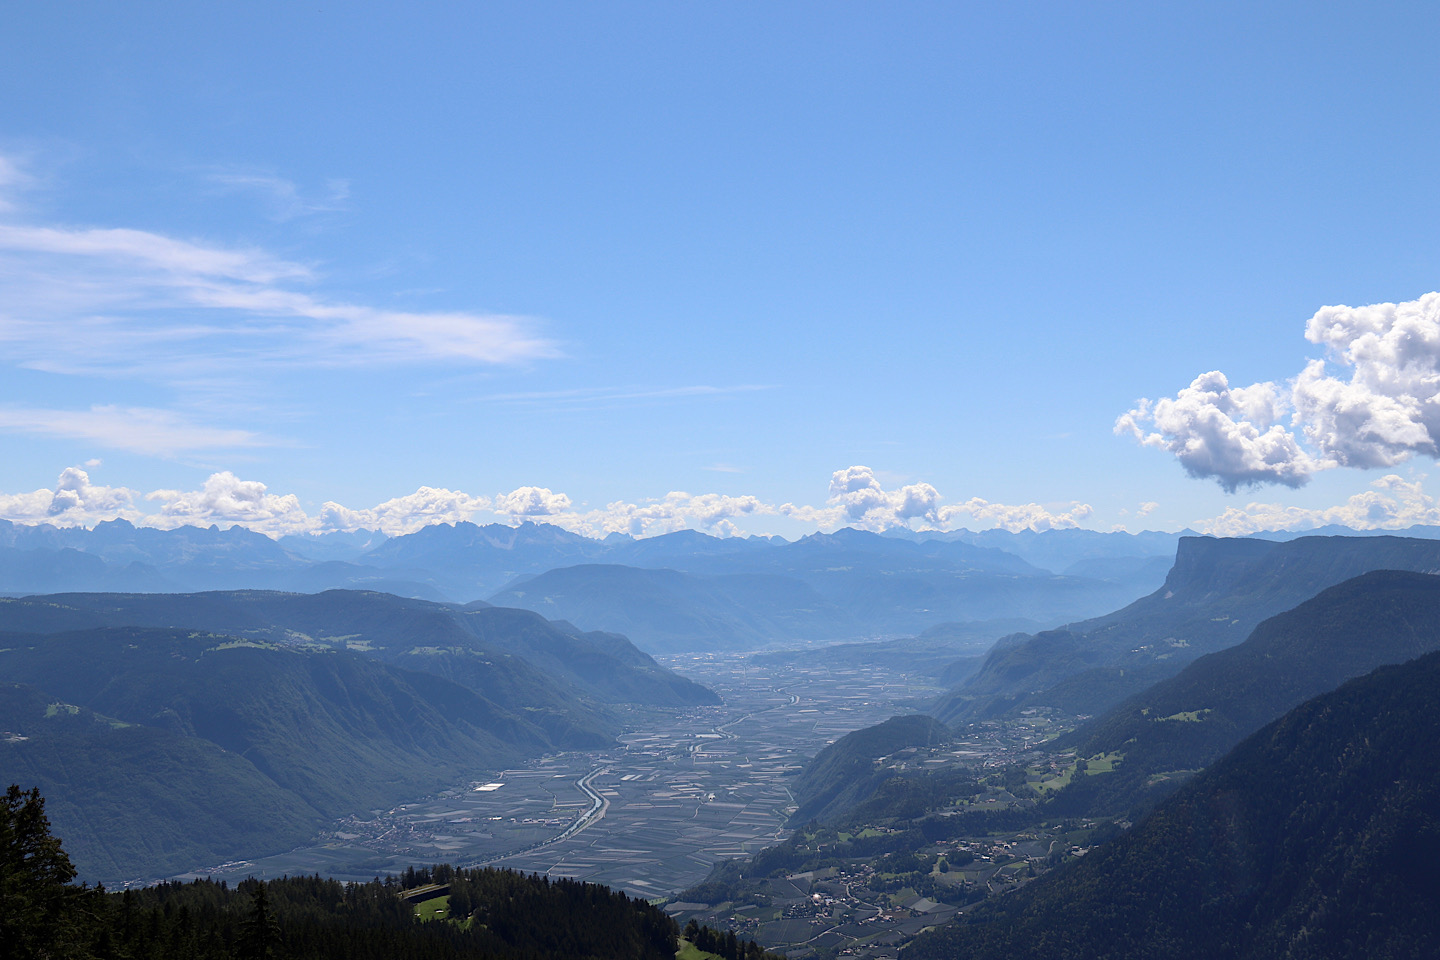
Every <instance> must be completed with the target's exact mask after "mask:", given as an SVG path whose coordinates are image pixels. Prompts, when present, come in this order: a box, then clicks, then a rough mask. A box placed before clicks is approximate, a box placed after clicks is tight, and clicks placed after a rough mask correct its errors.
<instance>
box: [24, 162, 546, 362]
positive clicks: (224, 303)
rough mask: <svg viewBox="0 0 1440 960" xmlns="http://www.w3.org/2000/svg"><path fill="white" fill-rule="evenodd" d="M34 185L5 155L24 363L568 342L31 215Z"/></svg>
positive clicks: (486, 348)
mask: <svg viewBox="0 0 1440 960" xmlns="http://www.w3.org/2000/svg"><path fill="white" fill-rule="evenodd" d="M236 176H238V175H236ZM24 182H25V179H24V174H23V171H21V169H20V167H19V165H18V164H17V163H16V162H15V161H14V160H12V159H9V158H3V157H0V197H4V198H6V199H8V200H11V201H12V202H9V203H8V204H7V205H4V206H0V342H4V344H5V345H6V352H7V354H8V358H9V359H10V361H11V362H14V363H22V364H26V365H30V366H36V367H40V368H44V369H51V370H61V371H65V372H77V373H86V374H92V375H93V374H110V375H116V376H134V377H148V378H152V379H160V380H167V381H172V382H173V379H174V378H176V377H177V376H180V375H181V374H182V373H183V372H184V371H186V370H193V369H196V368H222V369H230V370H241V369H247V368H253V365H254V364H255V362H256V361H266V362H271V363H274V362H283V363H286V364H290V365H293V366H335V365H382V364H396V363H411V364H445V365H450V366H457V365H458V366H466V365H470V366H473V365H481V366H493V365H515V364H524V363H528V362H532V361H536V360H541V359H545V358H550V357H555V356H558V355H559V353H560V349H559V346H558V345H557V344H556V343H555V342H554V341H552V340H550V339H548V338H546V337H544V336H543V335H541V334H540V333H539V332H538V328H537V324H536V323H535V322H534V321H533V320H531V319H529V318H525V317H519V316H509V315H501V314H490V313H484V312H477V311H464V310H449V311H418V310H395V309H390V308H387V307H381V306H375V305H371V304H366V303H361V302H356V301H354V300H353V299H350V298H341V297H335V296H331V295H329V294H327V293H325V292H324V291H323V289H322V287H323V277H322V276H320V274H319V272H318V271H317V270H315V269H314V268H313V267H312V266H311V265H309V264H305V263H299V262H296V261H294V260H293V259H290V258H287V257H283V256H279V255H277V254H274V253H272V252H270V251H267V250H264V249H260V248H258V247H253V246H252V247H240V246H229V245H225V244H221V243H214V242H211V241H208V240H198V239H191V238H180V237H174V236H168V235H165V234H162V233H157V232H154V231H148V230H138V229H133V228H128V227H113V226H106V227H95V226H74V225H67V224H54V223H36V222H26V220H25V219H24V218H22V217H21V216H20V215H19V212H18V207H17V205H16V204H15V203H14V202H13V198H14V197H15V196H16V195H17V191H19V190H22V189H23V186H24ZM247 182H248V183H249V184H250V186H251V187H254V188H257V189H258V188H260V187H262V186H263V187H265V188H266V189H269V190H271V191H272V192H274V191H276V190H278V191H280V193H282V194H283V193H285V191H286V188H285V187H284V186H283V184H279V183H269V184H262V183H261V182H260V179H257V178H254V177H251V178H250V180H249V181H247ZM297 196H298V195H297ZM296 202H297V203H300V202H301V201H300V200H296Z"/></svg>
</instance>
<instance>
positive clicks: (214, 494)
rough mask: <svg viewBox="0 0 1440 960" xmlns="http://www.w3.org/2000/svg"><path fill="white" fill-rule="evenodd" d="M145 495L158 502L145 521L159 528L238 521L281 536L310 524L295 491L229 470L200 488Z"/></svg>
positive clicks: (212, 476)
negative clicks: (273, 487) (281, 489)
mask: <svg viewBox="0 0 1440 960" xmlns="http://www.w3.org/2000/svg"><path fill="white" fill-rule="evenodd" d="M145 499H146V500H150V501H155V502H158V503H159V504H160V512H159V513H158V514H151V515H149V516H147V517H146V518H145V522H146V525H147V526H153V527H160V528H162V529H171V528H174V527H182V526H201V527H204V526H209V525H210V524H218V525H220V526H234V525H235V524H239V525H241V526H244V527H248V528H249V529H251V530H257V531H259V532H260V533H264V534H268V535H269V536H272V537H280V536H284V535H286V534H289V533H305V532H307V531H309V530H310V529H311V527H312V524H311V521H310V518H309V517H308V516H306V515H305V511H304V510H303V509H301V507H300V498H299V497H297V496H295V494H293V493H290V494H284V495H280V494H273V493H270V492H268V490H267V488H266V486H265V484H263V483H261V482H260V481H258V480H241V479H240V478H239V477H237V476H235V474H233V473H231V472H230V471H228V470H224V471H221V472H220V473H215V474H211V475H210V477H209V479H207V480H206V481H205V485H204V486H203V487H202V488H201V489H199V490H195V491H189V492H181V491H179V490H155V491H153V492H151V493H147V494H146V495H145Z"/></svg>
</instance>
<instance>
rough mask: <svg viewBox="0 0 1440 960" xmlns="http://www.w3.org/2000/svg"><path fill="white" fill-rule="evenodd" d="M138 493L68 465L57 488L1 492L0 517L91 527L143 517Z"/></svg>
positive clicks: (27, 521) (65, 525)
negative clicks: (107, 484) (97, 480)
mask: <svg viewBox="0 0 1440 960" xmlns="http://www.w3.org/2000/svg"><path fill="white" fill-rule="evenodd" d="M135 498H136V493H135V491H133V490H129V489H126V488H125V487H105V486H97V485H95V484H92V483H91V482H90V474H88V473H86V472H85V471H84V470H81V469H80V468H79V467H66V468H65V470H63V471H62V472H61V473H60V479H59V480H58V481H57V482H56V484H55V489H54V490H36V491H35V492H33V493H19V494H4V493H0V519H4V520H13V521H19V522H21V523H38V522H45V523H53V524H55V525H56V526H60V527H80V526H84V527H89V526H94V525H95V524H97V523H99V522H100V521H102V520H114V519H116V518H117V517H123V518H125V519H127V520H131V521H135V520H139V519H141V517H142V514H141V512H140V511H139V510H138V509H136V508H135Z"/></svg>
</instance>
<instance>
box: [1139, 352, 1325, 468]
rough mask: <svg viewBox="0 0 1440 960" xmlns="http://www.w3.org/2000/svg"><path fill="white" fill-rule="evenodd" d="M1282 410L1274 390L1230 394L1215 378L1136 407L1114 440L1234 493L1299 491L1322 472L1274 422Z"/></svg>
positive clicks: (1207, 376) (1216, 374)
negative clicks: (1268, 488) (1272, 487)
mask: <svg viewBox="0 0 1440 960" xmlns="http://www.w3.org/2000/svg"><path fill="white" fill-rule="evenodd" d="M1285 410H1286V404H1285V401H1284V399H1283V398H1282V397H1281V394H1280V391H1279V389H1278V388H1277V387H1276V386H1275V384H1273V383H1256V384H1252V385H1251V386H1248V387H1234V388H1232V387H1231V386H1230V383H1229V381H1228V380H1227V379H1226V378H1225V375H1224V374H1223V373H1221V372H1220V371H1218V370H1212V371H1210V372H1209V373H1203V374H1201V375H1200V376H1198V377H1196V378H1195V380H1194V381H1193V382H1192V383H1191V384H1190V386H1188V387H1186V388H1185V389H1184V390H1181V391H1180V392H1179V394H1177V395H1176V396H1175V398H1174V399H1170V398H1168V397H1163V398H1161V399H1160V400H1157V401H1154V402H1153V403H1152V402H1151V401H1150V400H1141V401H1140V402H1139V403H1138V404H1137V405H1136V406H1135V408H1134V409H1132V410H1129V411H1128V412H1126V413H1124V414H1122V415H1121V416H1120V417H1119V418H1118V419H1117V420H1116V421H1115V432H1116V433H1122V434H1130V435H1131V436H1133V437H1134V438H1135V439H1137V440H1138V441H1140V443H1142V444H1144V445H1145V446H1147V447H1158V448H1160V449H1162V450H1168V451H1170V453H1172V454H1174V455H1175V458H1176V459H1177V460H1179V461H1180V464H1181V466H1183V467H1184V468H1185V471H1186V472H1187V473H1189V474H1190V475H1191V476H1192V477H1213V478H1214V479H1215V480H1217V481H1218V482H1219V483H1220V486H1222V487H1224V488H1225V489H1226V490H1228V491H1230V492H1232V493H1233V492H1234V491H1235V490H1237V489H1239V488H1240V487H1244V486H1253V485H1256V484H1261V483H1281V484H1284V485H1285V486H1288V487H1299V486H1302V485H1304V484H1305V483H1306V482H1307V481H1308V480H1309V479H1310V475H1311V474H1312V473H1314V472H1315V471H1316V470H1317V469H1320V467H1321V466H1322V465H1321V464H1318V463H1316V461H1314V460H1313V459H1312V458H1311V457H1310V455H1309V454H1307V453H1306V452H1305V451H1304V450H1303V449H1301V447H1300V444H1299V443H1298V442H1297V441H1296V439H1295V436H1294V434H1292V433H1291V432H1290V431H1289V430H1286V429H1285V428H1284V427H1282V426H1281V425H1280V424H1279V423H1277V422H1276V421H1278V420H1279V419H1280V418H1281V417H1282V416H1283V415H1284V413H1285ZM1151 428H1153V429H1151Z"/></svg>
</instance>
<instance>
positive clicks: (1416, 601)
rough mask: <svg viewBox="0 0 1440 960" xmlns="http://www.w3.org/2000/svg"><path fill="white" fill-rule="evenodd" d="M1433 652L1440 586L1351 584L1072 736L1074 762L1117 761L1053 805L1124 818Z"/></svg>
mask: <svg viewBox="0 0 1440 960" xmlns="http://www.w3.org/2000/svg"><path fill="white" fill-rule="evenodd" d="M1437 649H1440V577H1437V576H1433V575H1429V574H1423V573H1407V572H1401V571H1394V570H1383V571H1375V572H1373V573H1367V574H1364V575H1362V576H1359V577H1356V578H1354V579H1352V580H1347V581H1346V582H1345V583H1342V584H1339V585H1338V586H1334V587H1331V588H1329V589H1328V590H1325V591H1323V592H1322V593H1320V595H1319V596H1317V597H1314V598H1313V599H1310V600H1307V601H1306V602H1304V603H1302V604H1300V606H1298V607H1296V608H1295V609H1293V610H1290V611H1287V612H1285V613H1282V614H1279V615H1277V616H1274V617H1271V618H1270V619H1269V620H1266V621H1265V622H1264V623H1261V624H1260V625H1259V626H1258V627H1256V628H1255V630H1254V632H1253V633H1251V635H1250V637H1249V639H1247V640H1246V641H1245V642H1244V643H1242V644H1240V645H1238V646H1235V647H1231V648H1230V649H1228V650H1222V651H1220V652H1218V653H1212V654H1210V655H1209V656H1206V657H1201V658H1200V659H1199V660H1196V661H1195V662H1194V663H1192V664H1190V665H1189V666H1188V667H1186V668H1185V669H1184V670H1183V671H1181V672H1180V673H1179V674H1178V675H1176V676H1174V677H1171V678H1170V679H1168V680H1165V681H1162V682H1161V683H1158V684H1156V685H1155V686H1154V687H1151V688H1150V689H1148V690H1146V691H1144V692H1142V693H1139V694H1136V695H1135V696H1133V697H1131V698H1130V699H1128V700H1126V701H1125V702H1124V703H1122V704H1120V705H1119V706H1118V707H1116V708H1115V709H1113V710H1111V711H1110V712H1109V713H1108V714H1106V715H1105V716H1103V717H1100V718H1098V719H1097V720H1095V721H1093V722H1092V723H1090V724H1087V725H1086V726H1085V727H1082V728H1081V729H1080V730H1078V731H1076V732H1075V733H1074V734H1072V735H1071V736H1069V737H1067V738H1066V740H1065V741H1064V742H1062V744H1061V745H1062V746H1063V745H1069V744H1074V745H1075V746H1076V747H1077V748H1078V749H1079V751H1080V754H1081V756H1086V757H1089V756H1095V755H1097V754H1101V753H1112V754H1123V755H1124V758H1125V759H1124V760H1123V761H1122V762H1121V763H1120V764H1118V765H1117V766H1116V768H1115V771H1114V773H1111V774H1108V775H1105V776H1098V777H1085V778H1080V779H1077V780H1075V781H1073V782H1072V784H1071V785H1070V786H1069V787H1067V788H1066V789H1065V790H1064V791H1063V792H1062V793H1061V794H1060V796H1059V797H1058V798H1057V801H1056V802H1057V805H1059V806H1060V807H1063V808H1067V809H1069V808H1073V809H1075V810H1086V811H1093V810H1098V809H1123V808H1124V807H1125V806H1127V805H1129V804H1130V803H1133V802H1134V801H1136V800H1138V799H1141V798H1143V797H1144V795H1145V793H1146V789H1147V784H1155V785H1156V786H1160V787H1161V788H1162V789H1163V787H1164V784H1163V783H1158V784H1156V783H1155V781H1156V778H1157V777H1159V776H1161V775H1164V774H1167V773H1170V772H1172V771H1179V770H1196V769H1199V768H1201V767H1204V766H1207V765H1209V764H1210V763H1212V762H1214V760H1215V759H1216V758H1218V757H1220V756H1221V755H1222V754H1224V753H1225V751H1227V750H1229V749H1230V748H1231V747H1233V746H1234V745H1235V744H1236V743H1238V742H1239V741H1240V740H1241V739H1243V738H1244V737H1246V736H1248V735H1249V734H1250V733H1252V732H1254V731H1255V730H1258V729H1259V728H1260V727H1261V726H1263V725H1264V724H1266V723H1269V722H1270V721H1271V720H1274V719H1275V718H1276V717H1278V716H1280V715H1281V714H1283V713H1284V712H1285V711H1287V710H1289V709H1290V708H1292V707H1294V706H1296V705H1297V704H1299V703H1302V702H1303V701H1305V700H1307V699H1309V698H1310V697H1313V696H1316V695H1317V694H1320V693H1324V692H1326V691H1328V690H1333V689H1335V688H1336V687H1337V686H1339V685H1340V684H1341V683H1344V682H1345V681H1346V680H1348V679H1350V678H1352V677H1357V676H1360V675H1361V674H1364V673H1367V672H1369V671H1370V670H1373V669H1375V668H1376V667H1378V666H1382V665H1384V664H1391V663H1400V662H1402V661H1405V660H1409V659H1411V658H1413V657H1417V656H1420V655H1421V654H1424V653H1428V652H1430V651H1432V650H1437Z"/></svg>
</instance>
